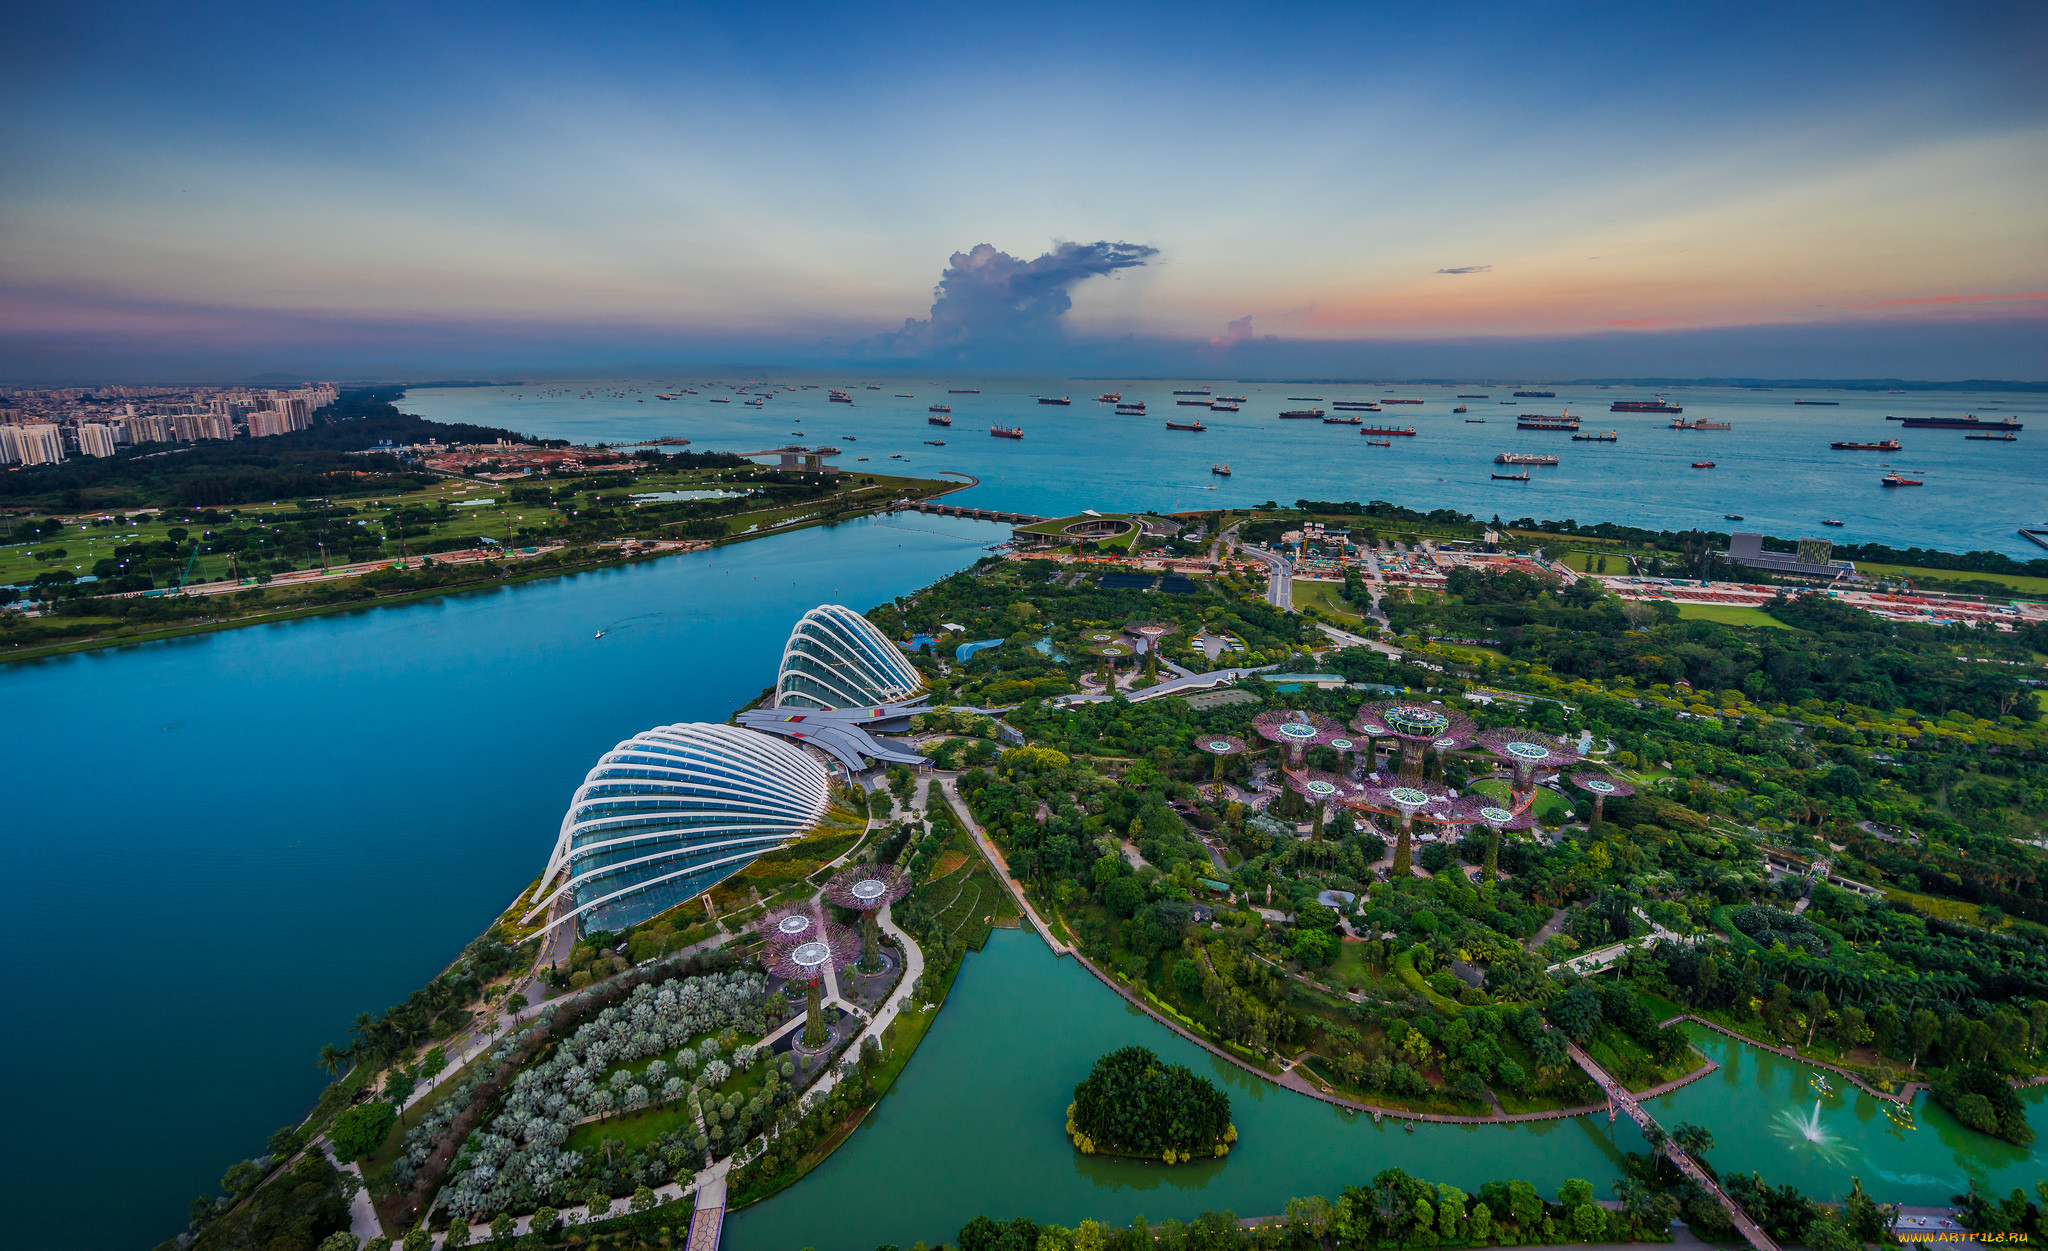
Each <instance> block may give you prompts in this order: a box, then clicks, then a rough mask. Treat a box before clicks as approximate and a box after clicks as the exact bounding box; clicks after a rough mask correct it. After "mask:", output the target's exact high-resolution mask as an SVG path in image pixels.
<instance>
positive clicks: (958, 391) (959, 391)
mask: <svg viewBox="0 0 2048 1251" xmlns="http://www.w3.org/2000/svg"><path fill="white" fill-rule="evenodd" d="M946 394H947V395H980V394H981V388H980V387H967V388H964V389H963V388H959V387H955V388H953V389H951V390H949V391H947V392H946Z"/></svg>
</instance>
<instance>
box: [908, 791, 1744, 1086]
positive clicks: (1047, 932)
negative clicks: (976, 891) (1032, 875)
mask: <svg viewBox="0 0 2048 1251" xmlns="http://www.w3.org/2000/svg"><path fill="white" fill-rule="evenodd" d="M952 781H953V779H951V778H941V779H940V783H939V784H940V786H941V788H942V789H943V790H944V791H945V793H946V800H947V802H948V803H949V804H950V805H951V806H952V808H953V812H954V814H955V815H956V816H958V817H959V818H960V820H961V821H962V823H964V824H965V825H966V827H967V831H968V833H970V834H972V835H973V836H974V845H975V847H976V848H978V849H979V850H980V851H981V854H982V856H983V857H984V858H985V859H986V860H987V861H988V862H989V867H990V868H992V869H994V870H995V874H996V876H997V877H998V878H1000V879H1001V880H1002V883H1003V885H1004V887H1005V888H1007V889H1008V890H1009V892H1010V895H1011V897H1012V898H1014V899H1015V900H1016V901H1017V907H1018V910H1019V911H1020V912H1022V913H1023V915H1025V916H1027V917H1029V918H1030V919H1031V926H1032V928H1033V929H1035V930H1037V931H1038V936H1039V937H1040V938H1042V939H1044V940H1045V944H1046V946H1048V947H1050V948H1052V950H1053V954H1054V955H1056V956H1072V957H1073V958H1074V959H1075V960H1076V961H1078V962H1079V963H1080V965H1081V967H1082V968H1084V969H1086V970H1088V971H1089V972H1090V973H1093V974H1094V975H1095V977H1096V979H1097V980H1099V981H1100V982H1101V983H1102V984H1103V985H1104V986H1107V987H1109V988H1110V989H1111V990H1113V991H1115V992H1116V993H1117V994H1118V995H1120V996H1122V997H1123V999H1124V1001H1125V1002H1127V1003H1129V1004H1130V1005H1131V1006H1133V1007H1135V1008H1137V1009H1138V1010H1139V1011H1141V1012H1143V1013H1145V1014H1146V1015H1147V1016H1149V1017H1151V1018H1152V1019H1153V1020H1155V1021H1157V1022H1159V1023H1160V1024H1161V1025H1164V1026H1165V1027H1166V1028H1168V1029H1170V1030H1172V1031H1173V1032H1174V1033H1176V1034H1178V1035H1180V1036H1181V1037H1182V1038H1185V1039H1187V1040H1188V1041H1189V1042H1191V1043H1193V1044H1195V1045H1196V1046H1197V1047H1200V1048H1201V1049H1202V1050H1204V1051H1207V1052H1208V1053H1209V1054H1211V1055H1213V1056H1216V1057H1217V1058H1218V1059H1222V1060H1227V1061H1229V1062H1230V1063H1232V1064H1235V1065H1236V1066H1237V1067H1239V1068H1241V1069H1243V1070H1244V1071H1245V1072H1247V1073H1251V1074H1253V1075H1255V1076H1257V1077H1261V1078H1264V1079H1265V1080H1266V1081H1269V1082H1272V1083H1274V1084H1275V1085H1278V1086H1284V1087H1285V1088H1287V1089H1288V1090H1292V1091H1294V1092H1296V1093H1297V1094H1303V1095H1307V1096H1308V1097H1309V1098H1311V1099H1319V1100H1321V1101H1322V1102H1324V1103H1327V1104H1330V1105H1332V1106H1334V1107H1339V1108H1343V1109H1345V1110H1346V1111H1350V1112H1368V1113H1371V1114H1372V1117H1373V1119H1374V1120H1378V1119H1379V1118H1381V1117H1383V1116H1391V1117H1393V1118H1394V1119H1396V1120H1403V1121H1430V1122H1434V1123H1437V1124H1442V1125H1513V1124H1518V1123H1521V1122H1525V1121H1559V1120H1564V1119H1566V1118H1568V1117H1574V1116H1590V1115H1593V1114H1595V1113H1599V1112H1605V1111H1607V1104H1606V1103H1604V1102H1602V1103H1588V1104H1584V1105H1582V1106H1580V1107H1576V1108H1554V1109H1552V1110H1550V1111H1547V1112H1512V1113H1507V1114H1504V1115H1502V1114H1496V1115H1490V1116H1453V1115H1450V1114H1447V1113H1440V1112H1411V1111H1409V1110H1407V1109H1405V1108H1383V1107H1379V1106H1377V1105H1375V1104H1370V1103H1357V1102H1354V1101H1352V1100H1350V1099H1345V1098H1343V1097H1341V1096H1338V1095H1331V1094H1325V1093H1324V1092H1322V1091H1320V1090H1318V1089H1316V1087H1315V1086H1314V1085H1313V1084H1311V1083H1310V1082H1309V1081H1308V1080H1307V1079H1306V1078H1303V1077H1300V1076H1297V1075H1296V1074H1295V1073H1293V1072H1292V1071H1289V1072H1285V1073H1282V1074H1280V1075H1279V1076H1278V1077H1275V1076H1274V1075H1273V1074H1271V1073H1268V1072H1266V1071H1265V1070H1264V1069H1261V1068H1258V1067H1257V1066H1255V1065H1253V1064H1250V1063H1248V1062H1247V1061H1245V1060H1243V1059H1241V1058H1240V1057H1238V1056H1234V1055H1232V1054H1230V1053H1229V1052H1228V1051H1225V1050H1223V1049H1222V1048H1221V1047H1218V1046H1217V1045H1216V1044H1214V1043H1212V1042H1210V1041H1209V1040H1208V1039H1206V1038H1203V1037H1202V1036H1201V1035H1199V1034H1196V1033H1193V1032H1191V1031H1190V1030H1188V1029H1186V1028H1185V1027H1183V1026H1182V1025H1181V1024H1180V1023H1179V1022H1177V1021H1175V1020H1173V1019H1172V1018H1170V1017H1168V1016H1167V1015H1166V1014H1164V1013H1162V1012H1160V1011H1159V1010H1158V1009H1156V1008H1154V1007H1153V1006H1152V1005H1151V1004H1149V1003H1146V1002H1145V1001H1144V1000H1143V999H1142V998H1140V997H1139V996H1137V995H1135V994H1133V993H1131V990H1130V988H1128V987H1126V986H1124V985H1122V984H1121V983H1119V982H1118V981H1117V980H1116V979H1115V978H1113V977H1111V976H1110V975H1109V974H1108V973H1106V972H1104V971H1103V970H1101V969H1099V968H1097V967H1096V966H1095V962H1094V961H1092V960H1090V959H1089V958H1088V957H1086V956H1084V955H1082V954H1081V953H1080V952H1079V951H1076V950H1075V949H1074V948H1073V947H1072V946H1070V945H1069V944H1066V943H1063V942H1060V941H1059V940H1058V939H1055V938H1054V937H1053V936H1052V929H1051V927H1050V926H1048V925H1047V924H1046V923H1045V919H1044V918H1043V917H1040V916H1039V915H1038V909H1037V908H1036V907H1034V906H1032V903H1031V901H1030V900H1029V899H1027V898H1025V896H1024V890H1023V888H1022V887H1020V886H1019V885H1018V884H1017V881H1016V879H1015V878H1012V877H1011V876H1010V867H1009V865H1008V863H1007V862H1005V860H1004V859H1003V853H1002V852H1000V851H998V850H996V846H995V844H994V843H991V842H990V841H989V839H988V835H987V834H985V833H983V832H982V828H981V824H980V822H978V821H976V820H975V819H974V814H973V813H971V812H969V811H968V810H967V805H966V804H965V803H964V802H962V800H961V799H960V796H959V793H958V792H957V791H955V790H954V789H953V786H952ZM1720 1067H1721V1066H1720V1065H1719V1064H1717V1063H1715V1062H1714V1061H1712V1060H1709V1061H1707V1062H1706V1063H1705V1064H1702V1065H1701V1066H1700V1067H1698V1068H1696V1069H1694V1070H1693V1071H1692V1072H1690V1073H1687V1074H1686V1075H1685V1076H1683V1077H1680V1078H1676V1079H1674V1080H1672V1081H1668V1082H1665V1083H1663V1084H1662V1085H1658V1086H1653V1087H1651V1088H1650V1089H1648V1090H1645V1091H1642V1092H1641V1093H1640V1094H1639V1095H1638V1096H1637V1097H1638V1098H1641V1099H1651V1098H1655V1097H1656V1096H1658V1095H1664V1094H1669V1093H1670V1092H1672V1091H1674V1090H1677V1089H1678V1088H1679V1087H1681V1086H1684V1085H1687V1084H1689V1083H1692V1082H1696V1081H1698V1080H1699V1079H1700V1078H1702V1077H1705V1076H1707V1075H1708V1074H1709V1073H1712V1072H1714V1071H1715V1070H1716V1069H1719V1068H1720ZM1290 1079H1291V1080H1290Z"/></svg>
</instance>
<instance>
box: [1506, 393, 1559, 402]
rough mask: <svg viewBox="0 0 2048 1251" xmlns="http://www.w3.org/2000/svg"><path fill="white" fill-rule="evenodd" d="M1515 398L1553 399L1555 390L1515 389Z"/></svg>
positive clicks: (1555, 394) (1555, 395) (1555, 396)
mask: <svg viewBox="0 0 2048 1251" xmlns="http://www.w3.org/2000/svg"><path fill="white" fill-rule="evenodd" d="M1515 398H1516V399H1518V400H1554V399H1556V398H1557V392H1555V391H1517V392H1515Z"/></svg>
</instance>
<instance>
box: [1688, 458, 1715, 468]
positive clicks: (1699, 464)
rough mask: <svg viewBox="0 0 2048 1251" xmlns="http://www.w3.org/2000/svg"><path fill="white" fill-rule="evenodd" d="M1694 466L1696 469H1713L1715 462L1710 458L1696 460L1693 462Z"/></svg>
mask: <svg viewBox="0 0 2048 1251" xmlns="http://www.w3.org/2000/svg"><path fill="white" fill-rule="evenodd" d="M1692 467H1693V468H1694V469H1712V468H1713V467H1714V462H1713V461H1710V460H1696V461H1694V462H1693V463H1692Z"/></svg>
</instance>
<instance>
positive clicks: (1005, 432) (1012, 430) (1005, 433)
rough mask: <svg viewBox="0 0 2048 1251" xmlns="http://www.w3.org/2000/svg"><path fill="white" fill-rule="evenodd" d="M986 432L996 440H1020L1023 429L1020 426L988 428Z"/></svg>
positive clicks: (1022, 435)
mask: <svg viewBox="0 0 2048 1251" xmlns="http://www.w3.org/2000/svg"><path fill="white" fill-rule="evenodd" d="M988 432H989V434H990V435H992V436H994V437H995V438H998V439H1021V438H1023V437H1024V427H1022V426H990V427H989V428H988Z"/></svg>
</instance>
